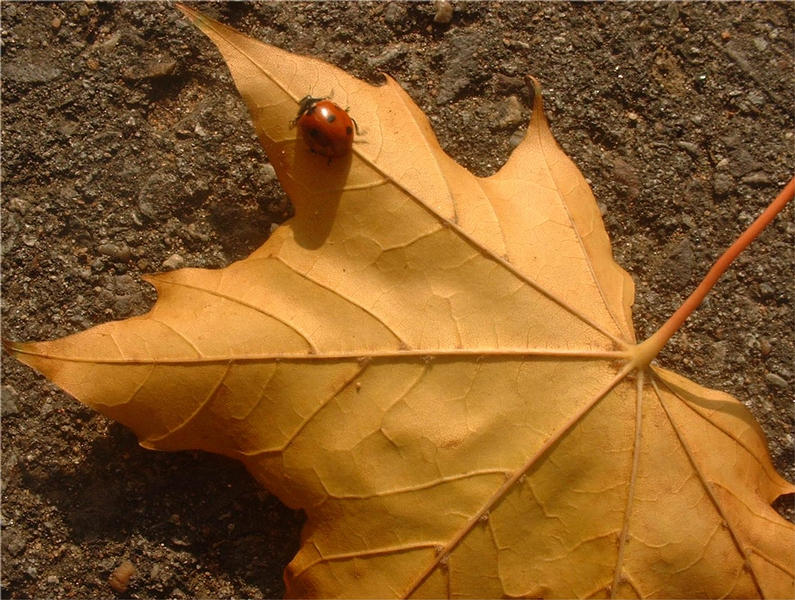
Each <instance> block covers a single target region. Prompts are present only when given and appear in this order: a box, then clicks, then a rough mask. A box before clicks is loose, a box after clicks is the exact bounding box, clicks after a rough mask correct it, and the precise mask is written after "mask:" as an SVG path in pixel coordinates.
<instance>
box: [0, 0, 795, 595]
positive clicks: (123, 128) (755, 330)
mask: <svg viewBox="0 0 795 600" xmlns="http://www.w3.org/2000/svg"><path fill="white" fill-rule="evenodd" d="M453 6H454V13H453V18H452V21H451V22H450V23H448V24H440V23H435V22H434V21H433V19H434V15H435V14H436V8H435V6H434V5H433V4H428V3H411V4H408V3H397V2H395V3H356V4H354V3H318V4H302V3H267V2H257V3H241V4H214V5H209V6H203V7H201V6H200V8H202V9H203V10H206V11H207V12H208V13H209V14H211V15H212V16H214V17H216V18H219V19H220V20H222V21H224V22H226V23H228V24H230V25H232V26H234V27H236V28H238V29H240V30H241V31H243V32H245V33H247V34H249V35H252V36H254V37H257V38H260V39H263V40H265V41H268V42H270V43H273V44H275V45H278V46H281V47H284V48H288V49H291V50H293V51H295V52H299V53H303V54H311V55H314V56H317V57H320V58H323V59H325V60H328V61H330V62H332V63H334V64H337V65H339V66H341V67H343V68H345V69H347V70H348V71H349V72H351V73H353V74H355V75H357V76H359V77H362V78H364V79H366V80H369V81H371V82H378V81H379V73H380V72H388V73H389V74H391V75H392V76H393V77H395V78H396V79H397V80H398V81H399V82H400V83H401V84H402V85H404V87H405V88H406V89H407V90H408V92H409V93H410V94H411V95H412V97H413V98H414V99H415V100H416V101H417V103H418V104H419V105H420V106H421V107H422V108H423V110H425V111H426V113H427V114H428V115H429V117H430V119H431V122H432V123H433V126H434V128H435V129H436V132H437V134H438V135H439V138H440V140H441V143H442V145H443V146H444V147H445V148H446V150H447V151H448V152H449V153H450V154H452V155H453V156H454V157H455V158H456V159H457V160H458V161H460V162H461V163H463V164H464V165H466V166H467V167H468V168H470V169H471V170H472V171H474V172H475V173H477V174H479V175H486V174H489V173H493V172H494V171H495V170H496V169H497V168H498V167H499V166H500V165H501V164H502V163H503V162H504V161H505V159H506V158H507V156H508V154H509V152H510V150H511V147H512V145H513V144H515V143H516V142H517V141H518V139H519V138H520V136H521V133H522V132H523V131H524V129H525V127H526V119H527V118H528V116H529V104H528V103H529V95H528V93H527V90H526V88H525V87H524V82H523V81H524V76H525V75H526V74H528V73H532V74H534V75H535V76H537V77H538V78H539V79H540V80H541V82H542V85H543V86H544V90H545V92H544V93H545V99H546V106H547V110H548V114H549V117H550V120H551V123H552V129H553V131H554V133H555V134H556V136H557V137H558V139H559V141H560V143H561V145H562V146H563V147H564V149H565V150H566V151H567V152H568V153H569V154H570V155H571V156H572V157H573V158H574V160H575V162H576V163H577V164H578V165H579V166H580V168H581V169H582V170H583V171H584V173H585V175H586V177H587V178H588V179H589V180H590V182H591V183H592V185H593V188H594V192H595V194H596V197H597V199H598V200H599V203H600V206H601V208H602V210H603V213H604V218H605V222H606V225H607V229H608V231H609V233H610V235H611V237H612V240H613V248H614V252H615V254H616V257H617V259H618V261H619V263H620V264H622V265H623V266H624V267H625V268H626V269H627V270H629V272H630V273H631V274H632V275H633V277H634V279H635V282H636V285H637V301H636V308H635V323H636V327H637V330H638V337H639V339H642V338H645V337H646V336H648V335H649V334H650V333H651V332H653V331H654V330H655V329H656V328H657V327H658V326H659V325H660V324H662V323H663V322H664V321H665V319H666V318H667V317H668V316H669V315H670V314H671V313H672V312H673V311H674V310H675V308H676V307H677V306H678V305H679V303H680V302H681V301H682V300H683V299H684V297H686V295H687V294H688V293H689V292H690V291H691V290H692V288H693V287H695V285H696V284H697V283H698V281H699V279H700V277H701V276H702V275H703V273H704V272H706V270H707V269H708V268H709V266H710V265H711V263H712V262H713V261H714V259H715V258H716V257H717V256H718V255H719V254H720V252H721V251H722V250H723V249H724V248H725V247H726V246H727V245H729V244H730V243H731V241H732V240H733V239H734V238H735V237H736V236H737V235H738V233H739V232H740V231H742V229H743V228H744V227H745V226H747V225H748V223H750V221H751V220H752V219H753V218H754V217H755V216H756V215H757V214H758V213H759V212H760V211H761V210H762V209H763V207H764V206H765V205H766V204H767V203H768V202H769V201H770V200H771V199H772V198H773V197H774V196H775V195H776V193H777V192H778V191H779V190H780V189H781V187H783V185H784V184H785V183H786V182H787V181H788V179H789V178H790V177H791V176H792V171H793V142H795V139H794V136H793V111H792V107H793V106H795V98H793V90H795V85H793V84H795V81H794V80H795V76H794V75H793V73H795V69H793V66H794V65H793V47H792V39H793V15H794V14H795V5H793V4H792V3H764V4H745V3H693V4H686V3H685V4H680V3H660V4H657V3H630V4H608V5H594V4H558V3H497V2H494V3H463V2H462V3H457V2H456V3H454V5H453ZM2 182H3V187H2V234H3V237H2V250H3V262H2V269H3V273H2V275H3V279H2V294H3V297H2V300H3V302H2V324H3V336H4V337H7V338H11V339H24V340H28V339H44V338H53V337H58V336H62V335H65V334H68V333H72V332H75V331H79V330H82V329H84V328H86V327H89V326H91V325H93V324H96V323H99V322H103V321H106V320H109V319H118V318H124V317H127V316H130V315H132V314H137V313H142V312H145V311H146V310H147V309H148V307H149V305H150V303H151V302H152V300H153V292H152V290H151V288H149V286H148V285H147V284H144V283H142V282H141V280H140V276H141V274H143V273H147V272H152V271H158V270H164V269H167V268H174V267H177V266H183V265H184V266H199V267H221V266H223V265H226V264H228V263H229V262H230V261H232V260H236V259H240V258H243V257H244V256H246V255H247V254H248V253H249V252H251V251H252V250H253V249H254V248H256V247H257V246H258V245H259V244H260V243H262V242H263V241H264V240H265V239H266V238H267V236H268V234H269V232H270V231H271V225H272V223H274V222H278V221H281V220H283V219H284V218H286V217H287V216H288V215H289V212H290V208H289V203H288V201H287V199H286V198H285V197H284V195H283V193H282V192H281V190H280V188H279V186H278V183H277V181H276V180H275V177H274V174H273V171H272V169H270V167H269V165H268V164H267V160H266V158H265V156H264V153H263V152H262V150H261V149H260V148H259V146H258V145H257V142H256V139H255V136H254V134H253V131H252V129H251V126H250V123H249V121H248V115H247V113H246V111H245V109H244V106H243V103H242V101H241V100H240V99H239V97H238V96H237V94H236V92H235V90H234V88H233V85H232V83H231V79H230V77H229V75H228V72H227V71H226V68H225V66H224V65H223V63H222V61H221V58H220V56H219V55H218V54H217V52H216V51H215V49H214V48H213V47H212V46H211V44H210V42H209V41H208V40H207V39H206V38H205V37H204V35H203V34H201V33H200V32H199V31H198V30H195V29H194V28H193V27H192V26H190V25H188V24H187V23H186V21H185V20H184V19H183V18H182V17H181V15H180V14H179V13H178V11H176V9H174V8H173V6H171V5H169V4H167V3H160V2H157V3H132V2H130V3H123V4H120V3H119V4H106V3H97V2H72V3H52V4H50V3H48V4H37V3H25V4H22V3H11V2H3V4H2ZM793 234H795V224H793V216H792V208H788V209H787V210H786V211H785V214H783V215H782V216H780V217H779V219H778V220H777V221H776V222H775V223H774V224H773V225H772V226H771V227H770V228H769V230H768V231H766V232H765V233H764V234H763V236H762V238H761V239H760V240H759V241H758V242H756V243H755V244H754V245H753V246H752V247H751V248H750V250H749V251H748V252H746V253H745V254H744V255H743V256H741V257H740V259H739V260H738V263H737V264H736V266H735V267H734V268H733V269H732V270H731V271H730V272H729V273H728V274H727V275H726V276H725V277H724V279H723V280H722V281H721V283H720V284H719V285H718V286H717V288H716V289H715V290H714V291H713V293H712V295H711V296H710V297H709V299H708V300H707V302H706V303H705V304H704V305H703V306H702V308H701V309H700V310H699V311H698V312H697V314H695V315H694V316H693V317H692V318H691V319H690V320H689V321H688V323H687V324H686V326H685V327H684V329H683V330H682V331H681V332H680V333H679V334H678V335H677V336H676V337H675V338H673V339H672V340H671V342H670V344H669V346H668V348H667V349H666V350H665V351H664V352H663V354H662V355H661V357H660V362H661V363H662V364H664V365H665V366H668V367H671V368H673V369H675V370H677V371H679V372H680V373H682V374H685V375H687V376H689V377H691V378H693V379H695V380H696V381H698V382H700V383H703V384H706V385H709V386H712V387H715V388H718V389H721V390H725V391H727V392H730V393H732V394H734V395H735V396H737V397H738V398H740V399H742V400H743V401H744V402H745V403H746V404H747V405H748V406H749V408H750V409H751V410H752V411H753V413H754V414H755V415H756V416H757V418H758V419H759V420H760V422H761V424H762V426H763V428H764V430H765V432H766V433H767V435H768V437H769V439H770V447H771V453H772V456H773V459H774V462H775V463H776V465H777V467H778V468H779V470H780V471H782V472H783V473H784V474H785V475H786V476H787V477H788V478H789V479H790V480H792V479H793V478H794V477H795V469H794V468H793V464H792V462H793V461H792V456H793V437H792V426H793V418H792V403H793V396H794V395H793V385H795V375H794V374H793V371H792V369H793V367H792V364H793V362H792V361H793V356H794V355H795V353H794V352H793V345H795V343H794V341H793V333H792V332H793V314H792V287H791V286H792V284H791V277H792V272H793ZM175 255H176V256H175ZM3 358H4V363H3V369H4V370H3V387H2V391H3V396H2V450H3V452H2V481H3V497H2V508H1V513H2V514H1V515H0V519H1V521H2V522H1V523H0V525H1V526H2V595H3V597H10V598H22V597H45V596H49V597H80V598H100V597H108V596H111V595H112V591H111V589H110V587H109V586H108V583H107V577H108V575H109V573H110V572H111V571H112V570H113V569H114V568H115V567H116V566H117V565H118V564H119V563H120V562H121V561H122V560H123V559H125V558H129V559H130V560H132V562H133V563H134V564H135V566H136V567H137V569H138V572H139V574H138V576H137V577H136V578H135V579H133V581H132V585H131V587H130V589H129V591H128V594H127V595H129V596H132V597H135V598H153V597H174V598H180V597H190V598H203V597H231V596H237V597H239V596H245V597H272V596H279V595H281V594H282V592H283V589H282V584H281V570H282V568H283V566H284V564H286V562H287V561H288V560H289V559H290V557H291V555H292V553H293V552H294V551H295V550H296V548H297V544H298V532H299V528H300V523H301V519H300V515H297V514H294V513H293V512H292V511H290V510H287V509H285V508H283V507H282V506H280V505H279V503H278V502H277V501H276V500H275V499H273V498H272V497H270V496H269V495H268V494H267V493H266V492H265V491H263V490H261V489H259V488H258V487H257V486H256V485H255V484H254V482H253V480H252V479H251V478H250V477H249V476H248V475H247V474H246V473H245V471H244V470H243V468H242V467H240V466H239V465H238V464H236V463H233V462H231V461H228V460H225V459H221V458H218V457H212V456H208V455H204V454H200V453H188V452H186V453H180V454H160V453H154V452H149V451H146V450H143V449H141V448H139V447H138V446H137V444H136V442H135V439H134V437H133V436H132V434H130V433H129V432H128V431H126V430H124V429H123V428H122V427H120V426H118V425H115V424H113V423H110V422H109V421H107V420H105V419H104V418H102V417H100V416H98V415H96V414H94V413H92V412H91V411H89V410H88V409H86V408H83V407H82V406H80V405H79V404H78V403H77V402H75V401H74V400H72V399H70V398H69V397H67V396H65V395H64V394H63V393H61V392H59V391H57V390H56V389H55V388H54V387H53V386H52V385H50V384H49V383H47V382H45V381H44V380H43V379H41V378H40V377H38V376H37V375H35V374H34V373H33V372H32V371H30V370H28V369H27V368H25V367H22V366H20V365H18V364H16V363H15V362H13V361H11V360H8V359H7V357H6V356H4V357H3ZM779 508H780V509H781V510H782V512H785V513H787V512H788V514H789V515H790V516H791V514H792V508H791V498H790V499H788V500H787V501H782V502H780V503H779Z"/></svg>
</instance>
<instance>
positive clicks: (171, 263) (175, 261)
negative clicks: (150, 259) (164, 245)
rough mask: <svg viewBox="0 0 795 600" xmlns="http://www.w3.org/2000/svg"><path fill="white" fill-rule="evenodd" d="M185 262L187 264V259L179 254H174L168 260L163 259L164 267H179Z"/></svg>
mask: <svg viewBox="0 0 795 600" xmlns="http://www.w3.org/2000/svg"><path fill="white" fill-rule="evenodd" d="M184 264H185V259H184V258H182V257H181V256H180V255H179V254H172V255H171V256H169V257H168V258H167V259H166V260H164V261H163V267H165V268H166V269H179V268H180V267H181V266H182V265H184Z"/></svg>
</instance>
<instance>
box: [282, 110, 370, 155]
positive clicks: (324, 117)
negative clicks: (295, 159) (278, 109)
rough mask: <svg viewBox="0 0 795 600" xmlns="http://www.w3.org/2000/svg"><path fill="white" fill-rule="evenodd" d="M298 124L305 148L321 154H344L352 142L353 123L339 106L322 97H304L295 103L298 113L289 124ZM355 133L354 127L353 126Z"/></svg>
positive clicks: (349, 148)
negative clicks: (306, 146) (305, 144)
mask: <svg viewBox="0 0 795 600" xmlns="http://www.w3.org/2000/svg"><path fill="white" fill-rule="evenodd" d="M290 125H291V126H293V127H295V126H296V125H298V127H299V129H300V130H301V135H302V136H303V137H304V140H305V141H306V143H307V145H308V146H309V149H310V150H311V151H312V152H314V153H316V154H320V155H321V156H327V157H328V159H329V162H331V159H332V158H339V157H340V156H345V155H346V154H348V152H350V150H351V146H352V145H353V130H354V127H356V122H355V121H354V120H353V119H351V118H350V116H348V113H347V112H345V111H344V110H343V109H342V108H340V107H339V106H337V105H336V104H334V103H333V102H332V101H331V100H328V99H326V98H313V97H312V96H305V97H304V98H302V99H301V102H299V103H298V115H297V116H296V117H295V120H294V121H293V122H292V123H290ZM356 129H357V131H356V132H357V133H358V127H356Z"/></svg>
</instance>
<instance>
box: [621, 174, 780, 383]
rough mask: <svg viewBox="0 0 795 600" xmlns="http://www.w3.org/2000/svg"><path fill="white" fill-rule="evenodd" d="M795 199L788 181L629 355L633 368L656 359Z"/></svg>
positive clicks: (645, 364) (641, 366)
mask: <svg viewBox="0 0 795 600" xmlns="http://www.w3.org/2000/svg"><path fill="white" fill-rule="evenodd" d="M793 197H795V178H793V179H791V180H790V181H789V183H788V184H787V185H786V186H785V187H784V189H783V190H781V193H779V195H778V196H776V199H775V200H773V202H771V203H770V205H769V206H768V207H767V208H766V209H765V210H764V212H762V214H761V215H759V216H758V217H757V218H756V220H755V221H754V222H753V223H751V224H750V225H749V226H748V229H746V230H745V231H744V232H743V233H742V234H741V235H740V237H738V238H737V239H736V240H735V241H734V243H733V244H732V245H731V246H729V247H728V248H727V249H726V251H725V252H724V253H723V254H722V255H721V257H720V258H718V260H717V261H716V262H715V264H714V265H712V268H711V269H710V270H709V271H708V272H707V274H706V275H705V276H704V279H703V280H702V281H701V283H700V284H699V285H698V287H697V288H696V289H695V290H693V293H692V294H690V296H688V298H687V300H685V301H684V302H683V303H682V306H680V307H679V308H678V309H677V311H676V312H675V313H674V314H672V315H671V317H670V318H669V319H668V320H667V321H666V322H665V323H664V324H663V326H662V327H660V328H659V329H658V330H657V331H656V332H655V333H654V334H653V335H652V336H651V337H649V338H648V339H646V340H645V341H643V342H641V343H640V344H638V345H637V346H636V347H635V348H634V350H633V352H632V354H633V359H632V360H633V362H634V363H635V365H636V367H638V368H643V367H646V366H647V365H648V364H649V363H650V362H651V361H652V360H653V359H654V358H655V357H656V356H657V354H659V352H660V350H662V349H663V347H664V346H665V344H666V343H667V342H668V340H669V339H670V338H671V336H673V334H674V333H676V332H677V331H678V330H679V328H680V327H681V326H682V324H683V323H684V322H685V320H686V319H687V317H689V316H690V313H692V312H693V311H694V310H695V309H696V308H698V306H699V305H700V304H701V303H702V302H703V301H704V298H705V297H706V295H707V294H708V293H709V291H710V290H711V289H712V287H713V286H714V285H715V283H717V281H718V279H720V277H721V275H723V273H724V272H725V271H726V269H728V268H729V265H730V264H731V263H732V261H734V259H735V258H737V256H738V255H739V254H740V253H741V252H742V251H743V250H745V249H746V248H747V247H748V246H749V245H750V244H751V242H752V241H754V239H755V238H756V236H758V235H759V234H760V233H761V232H762V231H763V230H764V229H765V227H767V226H768V225H769V224H770V222H771V221H772V220H773V219H774V218H775V216H776V215H777V214H778V213H779V212H781V210H782V209H783V208H784V207H785V206H786V205H787V203H788V202H789V201H790V200H792V199H793Z"/></svg>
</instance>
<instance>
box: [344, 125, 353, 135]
mask: <svg viewBox="0 0 795 600" xmlns="http://www.w3.org/2000/svg"><path fill="white" fill-rule="evenodd" d="M345 134H346V135H353V127H351V126H350V125H348V126H347V127H346V128H345Z"/></svg>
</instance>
